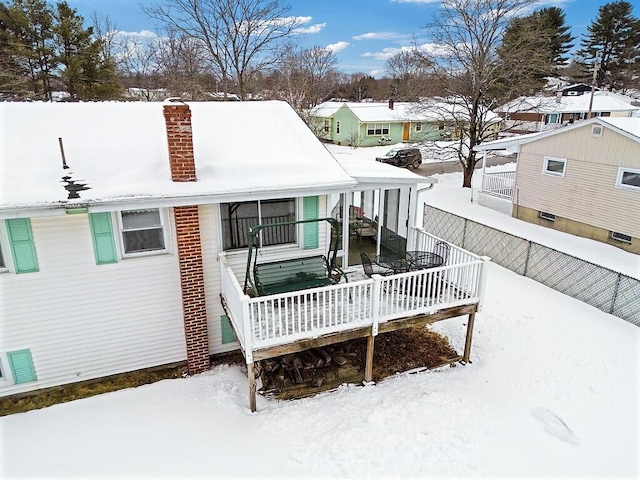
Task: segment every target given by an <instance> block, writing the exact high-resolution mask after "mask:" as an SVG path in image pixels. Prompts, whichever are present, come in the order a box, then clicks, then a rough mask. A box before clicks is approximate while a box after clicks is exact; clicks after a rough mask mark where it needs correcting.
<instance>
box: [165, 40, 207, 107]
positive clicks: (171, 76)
mask: <svg viewBox="0 0 640 480" xmlns="http://www.w3.org/2000/svg"><path fill="white" fill-rule="evenodd" d="M157 52H158V63H159V69H158V74H159V76H160V78H161V81H162V82H163V84H165V85H166V88H167V89H168V90H169V92H168V93H169V94H170V95H172V96H181V97H186V98H188V99H190V100H206V99H208V98H209V97H208V93H209V92H211V91H212V90H215V89H216V86H215V82H211V81H210V75H208V74H207V61H206V49H205V46H204V45H203V44H202V42H201V41H200V40H197V39H195V38H192V37H185V36H182V35H179V34H177V33H176V32H169V35H168V36H167V37H163V38H161V39H159V40H158V42H157Z"/></svg>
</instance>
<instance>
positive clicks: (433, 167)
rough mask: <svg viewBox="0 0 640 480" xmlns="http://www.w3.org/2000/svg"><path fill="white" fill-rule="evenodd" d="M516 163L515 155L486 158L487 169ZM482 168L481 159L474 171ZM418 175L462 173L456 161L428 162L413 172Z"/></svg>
mask: <svg viewBox="0 0 640 480" xmlns="http://www.w3.org/2000/svg"><path fill="white" fill-rule="evenodd" d="M515 161H516V157H515V155H510V156H508V157H505V156H494V157H487V167H495V166H496V165H504V164H505V163H512V162H515ZM480 168H482V158H481V159H480V161H479V162H478V164H477V165H476V170H478V169H480ZM413 171H414V172H415V173H417V174H418V175H422V176H423V177H428V176H430V175H436V174H439V173H457V172H462V166H461V165H460V162H458V161H455V160H454V161H449V162H429V163H423V164H422V165H420V168H418V169H417V170H413Z"/></svg>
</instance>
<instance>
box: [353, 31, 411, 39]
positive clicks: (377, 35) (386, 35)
mask: <svg viewBox="0 0 640 480" xmlns="http://www.w3.org/2000/svg"><path fill="white" fill-rule="evenodd" d="M409 37H411V35H407V34H400V33H392V32H369V33H363V34H362V35H356V36H354V37H351V38H353V39H354V40H400V39H405V38H409Z"/></svg>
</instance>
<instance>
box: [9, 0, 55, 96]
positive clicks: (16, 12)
mask: <svg viewBox="0 0 640 480" xmlns="http://www.w3.org/2000/svg"><path fill="white" fill-rule="evenodd" d="M0 15H1V16H2V20H1V21H2V24H3V37H4V42H3V43H4V48H3V50H2V56H3V58H6V59H7V60H6V62H7V63H9V64H11V65H13V66H14V67H15V68H16V70H17V72H16V73H17V74H19V75H21V76H23V78H26V79H28V81H29V84H30V90H31V91H32V92H33V93H34V94H35V96H36V98H45V99H47V100H51V98H52V95H51V94H52V86H51V78H52V71H53V69H54V68H55V61H54V56H55V53H54V46H53V12H52V10H51V8H50V7H49V5H48V4H47V2H46V1H45V0H14V1H13V4H12V5H9V6H6V7H5V6H3V8H2V10H0Z"/></svg>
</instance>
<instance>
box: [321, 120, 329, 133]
mask: <svg viewBox="0 0 640 480" xmlns="http://www.w3.org/2000/svg"><path fill="white" fill-rule="evenodd" d="M330 127H331V122H330V121H329V120H328V119H325V120H324V129H323V130H324V133H329V128H330Z"/></svg>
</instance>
